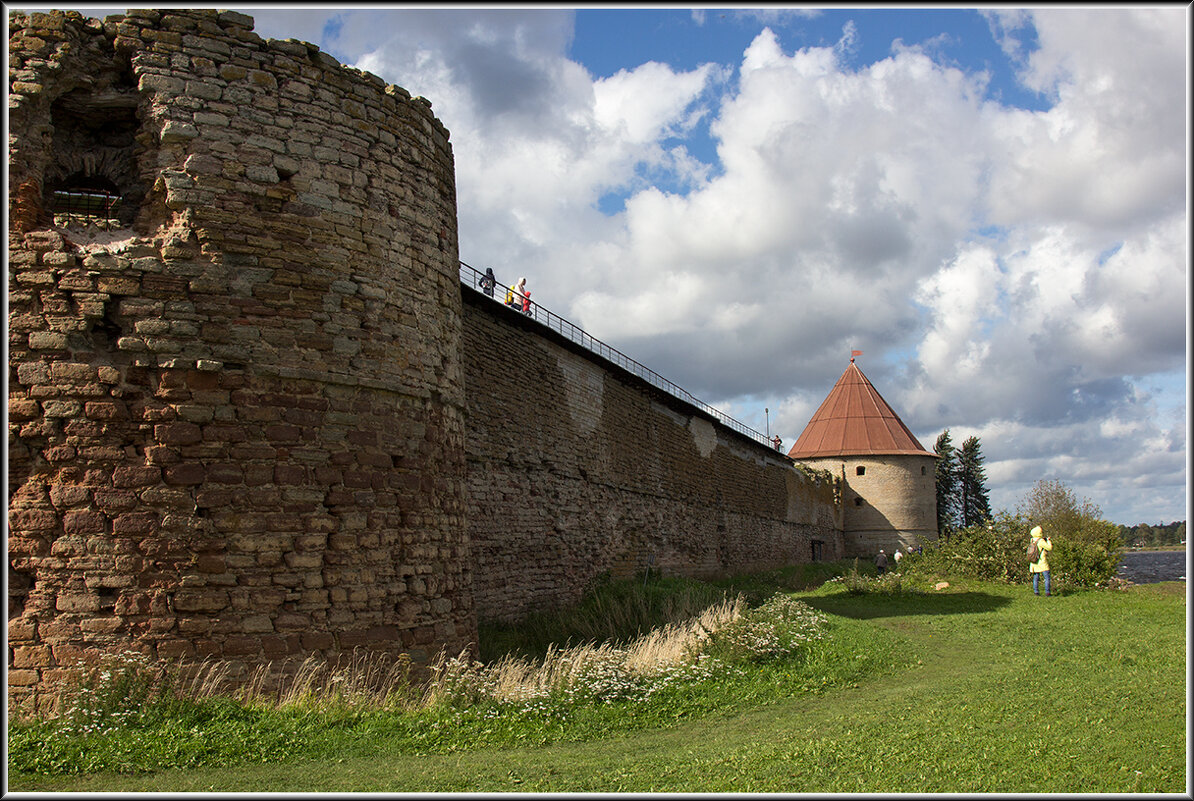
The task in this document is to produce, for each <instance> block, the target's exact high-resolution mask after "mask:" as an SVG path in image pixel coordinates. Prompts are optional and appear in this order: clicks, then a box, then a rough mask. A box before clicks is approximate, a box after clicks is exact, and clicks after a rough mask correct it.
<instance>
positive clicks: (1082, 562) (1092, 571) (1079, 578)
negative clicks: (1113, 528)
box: [1049, 537, 1119, 587]
mask: <svg viewBox="0 0 1194 801" xmlns="http://www.w3.org/2000/svg"><path fill="white" fill-rule="evenodd" d="M1052 542H1053V550H1052V551H1050V552H1049V570H1050V573H1052V575H1053V580H1054V582H1056V583H1058V584H1060V585H1063V586H1066V587H1094V586H1097V585H1107V584H1109V582H1110V580H1111V579H1112V578H1114V577H1115V573H1116V569H1117V566H1118V562H1119V559H1118V552H1116V553H1108V552H1107V550H1106V549H1105V548H1102V547H1100V546H1098V545H1094V544H1091V543H1087V542H1071V541H1068V540H1065V539H1062V538H1060V537H1059V538H1057V539H1054V540H1052Z"/></svg>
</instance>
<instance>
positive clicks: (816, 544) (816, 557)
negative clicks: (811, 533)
mask: <svg viewBox="0 0 1194 801" xmlns="http://www.w3.org/2000/svg"><path fill="white" fill-rule="evenodd" d="M811 545H812V550H813V554H812V556H813V561H814V562H820V561H821V560H822V559H824V558H825V554H824V550H823V549H824V547H825V543H824V542H822V541H821V540H813V541H812V543H811Z"/></svg>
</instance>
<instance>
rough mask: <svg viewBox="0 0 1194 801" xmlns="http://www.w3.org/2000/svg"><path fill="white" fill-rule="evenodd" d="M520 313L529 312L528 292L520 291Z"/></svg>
mask: <svg viewBox="0 0 1194 801" xmlns="http://www.w3.org/2000/svg"><path fill="white" fill-rule="evenodd" d="M522 313H523V314H530V313H531V293H530V292H523V293H522Z"/></svg>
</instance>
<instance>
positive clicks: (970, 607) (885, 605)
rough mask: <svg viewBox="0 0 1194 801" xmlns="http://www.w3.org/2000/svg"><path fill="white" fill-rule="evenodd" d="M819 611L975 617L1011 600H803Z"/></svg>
mask: <svg viewBox="0 0 1194 801" xmlns="http://www.w3.org/2000/svg"><path fill="white" fill-rule="evenodd" d="M801 600H803V601H804V602H805V603H807V604H808V605H809V606H811V607H813V608H814V609H817V610H819V611H821V612H825V613H826V614H831V615H840V616H841V617H849V618H854V619H855V620H869V619H872V618H878V617H905V616H911V615H974V614H981V613H983V612H994V611H996V610H997V609H1002V608H1003V607H1005V606H1007V605H1008V604H1010V603H1011V599H1010V598H1003V597H1000V596H998V595H989V594H987V593H985V592H956V593H947V594H941V595H927V594H926V595H919V594H912V593H908V594H898V595H882V594H879V593H872V594H864V595H851V594H849V593H847V592H842V593H838V594H835V595H822V596H814V597H810V598H802V599H801Z"/></svg>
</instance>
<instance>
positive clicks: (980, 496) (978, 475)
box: [958, 437, 991, 526]
mask: <svg viewBox="0 0 1194 801" xmlns="http://www.w3.org/2000/svg"><path fill="white" fill-rule="evenodd" d="M958 491H959V500H960V503H959V506H960V507H961V512H962V525H963V526H977V525H978V524H980V523H985V522H986V521H988V520H990V519H991V502H990V500H989V499H988V497H987V471H986V470H985V469H984V468H983V452H982V446H980V445H979V443H978V437H970V438H969V439H967V440H966V441H965V442H963V443H962V450H961V451H960V452H959V453H958Z"/></svg>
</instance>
